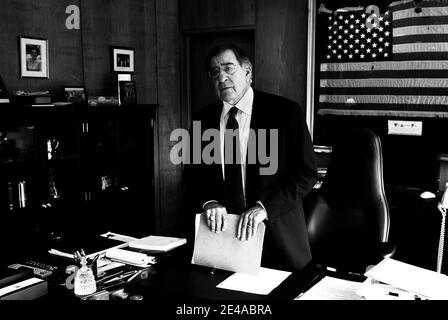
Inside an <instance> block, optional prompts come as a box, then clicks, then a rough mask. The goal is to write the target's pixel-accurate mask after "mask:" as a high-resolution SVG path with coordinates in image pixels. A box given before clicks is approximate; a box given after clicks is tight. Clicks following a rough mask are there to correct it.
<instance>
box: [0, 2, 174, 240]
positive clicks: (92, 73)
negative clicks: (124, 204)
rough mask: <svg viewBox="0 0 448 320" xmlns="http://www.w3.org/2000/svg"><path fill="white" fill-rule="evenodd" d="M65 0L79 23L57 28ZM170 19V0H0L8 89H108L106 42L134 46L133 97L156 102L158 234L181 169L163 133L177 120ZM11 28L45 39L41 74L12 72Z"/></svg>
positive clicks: (15, 65) (166, 221) (1, 70)
mask: <svg viewBox="0 0 448 320" xmlns="http://www.w3.org/2000/svg"><path fill="white" fill-rule="evenodd" d="M69 5H77V6H79V7H80V9H81V30H68V29H66V27H65V21H66V18H67V17H68V15H67V14H66V13H65V10H66V7H67V6H69ZM178 21H179V10H178V1H177V0H168V1H162V0H160V1H159V0H2V1H1V2H0V23H1V26H2V31H1V32H0V47H1V50H0V75H1V76H2V78H3V80H4V82H5V84H6V86H7V88H8V90H9V91H11V90H19V89H20V90H29V91H31V90H47V89H49V90H51V92H52V93H53V95H54V96H55V99H63V87H64V86H84V87H85V88H86V91H87V94H90V95H115V94H116V86H115V80H114V74H113V73H111V69H110V60H109V59H110V46H112V45H113V46H122V47H132V48H134V49H135V59H136V60H135V67H136V72H135V73H134V74H133V78H134V79H135V80H136V83H137V99H138V102H139V103H149V104H160V108H159V112H158V118H157V119H156V124H155V130H156V131H155V140H156V147H157V149H156V152H155V161H154V162H155V169H156V177H155V182H154V183H155V187H156V192H157V194H156V203H158V210H159V211H158V212H157V215H158V218H159V222H158V224H157V231H158V232H161V233H163V232H164V231H165V230H167V229H170V227H171V226H173V225H176V223H177V219H178V218H177V217H178V215H179V214H180V213H181V210H180V205H181V201H180V200H179V199H180V198H181V197H182V194H181V191H180V190H181V187H182V184H181V177H182V168H181V167H176V166H173V165H172V164H171V162H170V160H169V150H170V141H169V136H170V133H171V131H172V130H174V129H176V128H178V127H180V121H181V118H182V107H181V104H182V103H181V93H180V90H181V89H180V75H181V70H180V43H181V40H180V32H179V22H178ZM18 35H28V36H34V37H41V38H47V39H48V40H49V51H50V52H49V55H50V78H49V79H35V78H31V79H21V78H20V73H19V58H18V40H17V36H18ZM148 183H151V182H148ZM159 196H160V197H159ZM144 214H145V213H144ZM146 214H150V213H146Z"/></svg>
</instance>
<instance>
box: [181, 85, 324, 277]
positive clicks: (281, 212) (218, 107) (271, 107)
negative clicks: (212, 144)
mask: <svg viewBox="0 0 448 320" xmlns="http://www.w3.org/2000/svg"><path fill="white" fill-rule="evenodd" d="M222 108H223V103H222V101H218V102H215V103H213V104H211V105H209V106H207V107H205V108H203V109H201V110H200V112H198V114H197V115H195V116H194V117H193V120H194V121H201V131H202V132H203V131H204V130H206V129H209V128H215V129H218V130H219V127H220V115H221V112H222ZM250 126H251V128H253V129H255V131H256V130H257V129H267V132H269V131H268V130H269V129H278V169H277V172H276V173H275V174H273V175H260V174H259V169H260V166H261V164H260V163H259V161H258V157H257V163H256V164H247V166H246V202H247V206H248V208H249V207H252V206H254V205H255V204H256V202H257V201H258V200H259V201H261V202H262V203H263V205H264V206H265V208H266V211H267V213H268V220H267V221H265V223H266V225H267V229H266V237H265V241H264V248H263V260H264V261H268V263H267V264H268V265H273V263H272V262H275V261H277V262H278V261H282V264H284V265H282V266H281V267H284V268H288V269H301V268H302V267H304V266H305V265H306V264H307V263H308V262H309V261H310V260H311V253H310V247H309V242H308V235H307V228H306V223H305V216H304V211H303V205H302V199H303V197H304V196H305V195H306V194H307V193H308V192H309V191H310V190H311V189H312V187H313V185H314V183H315V182H316V178H317V173H316V166H315V160H314V152H313V147H312V142H311V138H310V134H309V131H308V127H307V126H306V123H305V120H304V118H303V115H302V112H301V109H300V107H299V105H298V104H296V103H294V102H292V101H290V100H288V99H285V98H282V97H279V96H275V95H271V94H267V93H263V92H260V91H257V90H254V103H253V108H252V117H251V124H250ZM267 137H269V133H268V134H267ZM268 139H269V138H268ZM192 140H193V139H192ZM257 141H258V137H257ZM267 141H268V146H269V140H267ZM208 143H209V142H203V143H202V148H201V150H203V147H204V146H205V145H206V144H208ZM249 143H250V142H249ZM191 150H192V149H191ZM269 154H270V151H269V149H268V151H267V155H269ZM271 159H272V156H271ZM265 166H266V167H268V166H269V165H265ZM186 174H187V176H186V179H187V182H188V187H187V190H188V191H190V195H189V196H188V199H189V200H190V206H191V209H190V210H192V211H193V212H194V213H198V212H200V211H201V208H202V205H203V204H204V203H205V202H206V201H208V200H217V201H218V202H219V203H221V204H222V205H224V206H225V204H226V194H225V188H224V181H223V177H222V168H221V164H209V165H206V164H204V163H201V164H197V165H194V164H191V165H189V166H187V167H186Z"/></svg>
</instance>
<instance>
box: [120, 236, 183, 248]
mask: <svg viewBox="0 0 448 320" xmlns="http://www.w3.org/2000/svg"><path fill="white" fill-rule="evenodd" d="M185 243H187V239H185V238H175V237H162V236H148V237H144V238H141V239H138V240H135V241H131V242H129V247H130V248H134V249H142V250H151V251H160V252H166V251H169V250H172V249H174V248H177V247H179V246H181V245H184V244H185Z"/></svg>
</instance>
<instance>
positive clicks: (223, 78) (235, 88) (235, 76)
mask: <svg viewBox="0 0 448 320" xmlns="http://www.w3.org/2000/svg"><path fill="white" fill-rule="evenodd" d="M219 68H221V69H219ZM232 69H233V70H232ZM210 70H215V72H216V70H220V72H219V74H218V75H217V76H215V77H212V81H213V85H214V87H215V92H216V95H217V96H218V98H219V99H221V100H223V101H226V102H227V103H229V104H232V105H235V104H237V103H238V101H240V99H241V98H242V97H243V96H244V94H245V93H246V91H247V89H249V87H250V83H251V76H252V74H251V70H250V68H249V67H248V65H246V64H243V65H242V66H241V65H240V63H239V62H238V59H237V58H236V56H235V54H234V53H233V51H232V50H226V51H224V52H223V53H221V54H219V55H217V56H215V57H213V58H212V59H211V61H210ZM226 70H227V71H229V70H232V71H231V72H226Z"/></svg>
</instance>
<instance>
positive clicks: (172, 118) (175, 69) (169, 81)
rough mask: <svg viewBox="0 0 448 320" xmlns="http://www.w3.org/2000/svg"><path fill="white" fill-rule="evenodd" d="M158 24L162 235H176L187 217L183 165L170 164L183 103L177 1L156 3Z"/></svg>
mask: <svg viewBox="0 0 448 320" xmlns="http://www.w3.org/2000/svg"><path fill="white" fill-rule="evenodd" d="M156 23H157V53H158V54H157V61H158V65H157V84H158V87H157V94H158V102H159V110H158V117H159V121H158V137H159V138H158V152H159V154H158V158H159V162H158V166H159V172H160V180H159V183H158V185H157V186H156V189H157V190H158V192H159V199H160V206H159V213H160V217H159V219H158V220H159V225H158V226H157V227H158V231H159V232H161V233H165V234H166V233H170V232H175V231H176V229H177V226H178V224H179V222H180V220H181V218H182V215H183V214H185V213H184V212H183V210H182V207H181V206H182V166H180V165H174V164H172V163H171V161H170V158H169V157H170V150H171V147H172V146H173V145H174V144H175V142H170V134H171V132H172V131H173V130H174V129H177V128H181V127H182V122H183V120H182V114H183V112H182V108H183V104H182V102H181V96H182V93H181V75H182V72H181V66H180V64H181V36H180V33H179V7H178V1H177V0H157V1H156Z"/></svg>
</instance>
